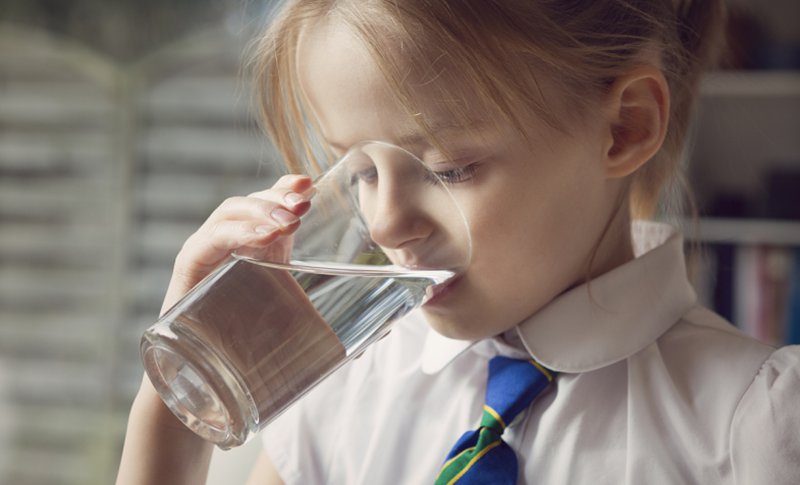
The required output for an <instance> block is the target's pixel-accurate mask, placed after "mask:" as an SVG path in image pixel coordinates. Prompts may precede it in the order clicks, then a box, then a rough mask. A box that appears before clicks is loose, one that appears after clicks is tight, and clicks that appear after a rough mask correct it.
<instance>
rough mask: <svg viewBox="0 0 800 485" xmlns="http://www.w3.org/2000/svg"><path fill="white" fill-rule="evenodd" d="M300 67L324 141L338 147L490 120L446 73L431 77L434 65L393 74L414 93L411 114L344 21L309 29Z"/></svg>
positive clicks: (304, 34)
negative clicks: (425, 128) (422, 125)
mask: <svg viewBox="0 0 800 485" xmlns="http://www.w3.org/2000/svg"><path fill="white" fill-rule="evenodd" d="M296 65H297V77H298V82H299V84H300V87H301V90H302V92H303V95H304V97H305V99H306V102H307V103H308V105H309V108H310V110H311V112H312V113H313V115H314V117H315V118H316V120H317V122H318V123H319V125H320V129H321V130H322V132H323V136H324V137H325V138H326V139H327V140H329V141H330V142H332V143H333V144H335V145H338V146H348V145H347V144H352V143H355V142H358V141H361V140H363V139H376V138H378V139H382V140H385V141H396V142H405V141H406V139H407V138H410V137H414V136H418V135H419V129H420V125H421V124H422V123H424V124H425V125H427V126H429V127H431V128H437V130H436V131H443V130H445V129H454V128H458V127H459V126H461V127H467V126H474V125H476V124H478V123H479V122H481V121H482V120H483V119H484V118H485V117H486V110H485V109H478V108H477V107H475V104H477V103H475V102H474V101H473V104H472V105H471V106H470V104H469V103H468V102H467V101H466V100H465V98H466V96H463V95H462V94H461V91H465V90H464V89H461V88H457V87H456V85H455V83H456V81H455V80H453V79H446V76H447V74H446V73H444V72H443V71H439V72H438V74H436V75H432V74H431V66H430V65H425V66H422V67H420V66H419V65H414V64H413V62H411V61H409V62H408V64H407V65H406V66H404V67H403V68H402V72H400V73H394V74H395V80H394V81H395V83H398V82H399V83H403V84H404V85H405V86H406V87H409V88H410V89H409V90H408V91H410V92H412V93H413V94H412V97H413V99H411V100H410V102H411V104H412V105H413V108H412V109H411V110H409V106H408V105H404V104H403V103H401V102H400V99H401V96H400V95H399V93H398V92H397V91H396V90H395V89H393V87H392V86H391V85H390V83H389V82H388V81H387V78H386V76H387V75H392V73H387V69H386V66H383V68H382V66H380V65H379V64H378V61H376V59H375V57H374V56H373V54H372V52H371V51H370V49H369V48H368V47H367V46H366V45H365V43H364V41H363V40H362V39H361V38H359V37H358V36H357V35H356V34H355V32H354V31H353V30H352V29H351V28H350V27H349V26H348V25H347V24H345V23H344V22H341V21H336V20H330V19H328V20H324V21H320V22H317V23H315V24H313V25H309V26H307V27H306V28H305V29H304V30H303V31H302V33H301V35H300V38H299V39H298V48H297V62H296ZM397 75H399V76H402V78H400V79H397ZM470 111H472V113H470ZM454 112H458V113H459V114H460V115H459V116H454ZM438 128H442V130H439V129H438Z"/></svg>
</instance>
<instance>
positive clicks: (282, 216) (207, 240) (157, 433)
mask: <svg viewBox="0 0 800 485" xmlns="http://www.w3.org/2000/svg"><path fill="white" fill-rule="evenodd" d="M312 195H313V188H312V182H311V179H310V178H308V177H305V176H301V175H287V176H284V177H282V178H281V179H280V180H278V182H276V183H275V185H274V186H273V187H272V188H270V189H267V190H264V191H262V192H256V193H254V194H250V195H249V196H247V197H231V198H229V199H227V200H225V201H224V202H223V203H222V204H221V205H220V206H219V207H218V208H217V209H216V210H214V212H213V213H212V214H211V216H209V218H208V219H207V220H206V221H205V222H204V223H203V225H202V226H200V228H199V229H198V230H197V232H195V233H194V234H192V235H191V236H190V237H189V238H188V239H187V240H186V242H185V243H184V245H183V247H182V249H181V250H180V252H179V253H178V256H177V257H176V258H175V267H174V269H173V273H172V278H171V280H170V283H169V287H168V289H167V294H166V296H165V298H164V304H163V307H162V313H163V312H164V311H166V309H168V308H170V307H171V306H172V305H174V304H175V303H176V302H177V301H178V300H179V299H180V298H181V297H182V296H183V295H185V294H186V293H187V292H188V291H189V290H190V289H191V288H192V287H194V285H196V284H197V283H199V282H200V280H202V279H203V278H205V277H206V276H207V275H208V274H209V273H210V272H211V271H213V270H214V268H216V266H217V265H218V264H219V263H221V262H222V261H223V260H225V259H226V258H227V257H228V256H230V254H231V253H233V252H234V251H243V252H247V253H254V252H255V253H260V254H264V253H265V252H266V251H270V252H272V251H279V252H281V254H283V253H287V252H288V250H289V247H288V244H291V238H281V237H280V236H285V235H289V234H292V233H293V232H294V231H295V230H296V229H297V227H298V226H299V222H300V220H299V217H300V216H301V215H303V214H304V213H305V212H306V211H308V209H309V207H310V206H311V203H310V201H309V199H310V197H311V196H312ZM212 449H213V448H212V445H211V444H210V443H208V442H205V441H204V440H202V439H201V438H200V437H199V436H197V435H195V434H194V433H193V432H192V431H191V430H189V429H188V428H187V427H185V426H184V425H183V424H182V423H181V422H180V421H179V420H178V419H177V418H176V417H175V416H174V415H173V414H172V413H171V412H170V411H169V409H168V408H167V407H166V406H165V405H164V403H163V402H162V401H161V398H160V397H159V396H158V393H157V392H156V390H155V389H154V388H153V386H152V384H151V383H150V381H149V379H148V378H147V376H145V377H144V379H143V380H142V385H141V387H140V388H139V392H138V393H137V395H136V398H135V400H134V402H133V406H132V408H131V413H130V416H129V418H128V430H127V432H126V435H125V446H124V448H123V452H122V460H121V462H120V468H119V473H118V476H117V484H118V485H122V484H150V483H170V484H197V483H205V476H206V473H207V471H208V463H209V460H210V458H211V450H212Z"/></svg>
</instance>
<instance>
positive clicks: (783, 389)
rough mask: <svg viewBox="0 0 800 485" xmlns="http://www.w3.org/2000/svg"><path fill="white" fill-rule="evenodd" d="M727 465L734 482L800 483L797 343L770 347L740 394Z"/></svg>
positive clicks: (799, 348)
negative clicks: (729, 466) (776, 347)
mask: <svg viewBox="0 0 800 485" xmlns="http://www.w3.org/2000/svg"><path fill="white" fill-rule="evenodd" d="M731 464H732V467H733V474H734V477H735V478H736V483H737V484H754V483H769V484H774V485H783V484H786V485H789V484H791V485H796V484H798V483H800V346H788V347H784V348H782V349H779V350H777V351H775V352H774V353H773V354H772V355H771V356H770V357H769V358H768V359H767V360H766V361H765V362H764V364H763V365H762V366H761V369H760V370H759V372H758V374H757V375H756V377H755V379H754V380H753V382H752V384H751V385H750V387H749V389H748V390H747V391H746V392H745V394H744V396H743V397H742V400H741V402H740V403H739V406H738V408H737V410H736V413H735V414H734V417H733V421H732V428H731Z"/></svg>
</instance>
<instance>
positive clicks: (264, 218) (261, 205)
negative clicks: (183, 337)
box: [161, 175, 313, 313]
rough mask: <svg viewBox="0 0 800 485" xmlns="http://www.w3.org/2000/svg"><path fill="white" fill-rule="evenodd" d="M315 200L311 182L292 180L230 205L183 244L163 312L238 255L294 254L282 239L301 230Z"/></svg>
mask: <svg viewBox="0 0 800 485" xmlns="http://www.w3.org/2000/svg"><path fill="white" fill-rule="evenodd" d="M312 195H313V187H312V183H311V179H310V178H309V177H306V176H303V175H286V176H284V177H281V179H280V180H278V181H277V182H276V183H275V185H274V186H272V188H270V189H267V190H264V191H262V192H255V193H253V194H250V195H248V196H247V197H231V198H229V199H227V200H225V201H224V202H223V203H222V204H221V205H220V206H219V207H217V209H216V210H215V211H214V212H213V213H212V214H211V215H210V216H209V218H208V219H207V220H206V221H205V222H204V223H203V225H202V226H200V228H199V229H198V230H197V232H195V233H194V234H192V235H191V236H189V238H188V239H187V240H186V242H185V243H184V244H183V247H182V248H181V250H180V252H179V253H178V256H177V257H176V259H175V267H174V269H173V273H172V279H171V280H170V284H169V287H168V289H167V294H166V297H165V299H164V304H163V306H162V309H161V312H162V313H163V312H164V311H166V310H167V309H168V308H170V307H171V306H172V305H173V304H175V302H177V301H178V299H180V298H181V297H182V296H183V295H185V294H186V292H188V291H189V290H190V289H191V288H192V287H193V286H194V285H196V284H197V283H199V282H200V280H202V279H203V278H205V277H206V276H207V275H208V274H209V273H211V271H213V270H214V268H216V267H217V265H218V264H220V263H221V262H222V261H223V260H225V259H226V258H227V257H228V256H230V254H231V253H233V252H234V251H237V250H239V251H243V252H244V253H253V252H259V251H260V252H262V253H263V251H266V250H269V251H270V252H272V251H278V252H286V251H288V249H289V248H288V247H284V246H285V245H286V244H287V243H288V242H289V239H288V238H281V239H278V238H279V237H280V236H285V235H288V234H291V233H293V232H294V231H295V230H296V229H297V227H298V226H299V221H300V219H299V218H300V216H301V215H303V214H305V212H306V211H308V209H309V207H310V206H311V204H310V202H309V199H310V197H311V196H312Z"/></svg>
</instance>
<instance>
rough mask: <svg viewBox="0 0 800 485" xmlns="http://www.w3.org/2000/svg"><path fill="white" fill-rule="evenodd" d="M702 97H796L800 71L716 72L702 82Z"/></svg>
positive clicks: (799, 90)
mask: <svg viewBox="0 0 800 485" xmlns="http://www.w3.org/2000/svg"><path fill="white" fill-rule="evenodd" d="M701 92H702V94H703V96H704V97H742V96H745V97H762V96H763V97H798V96H800V71H789V70H787V71H717V72H713V73H709V74H708V75H707V76H706V77H705V78H704V79H703V82H702V85H701Z"/></svg>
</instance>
